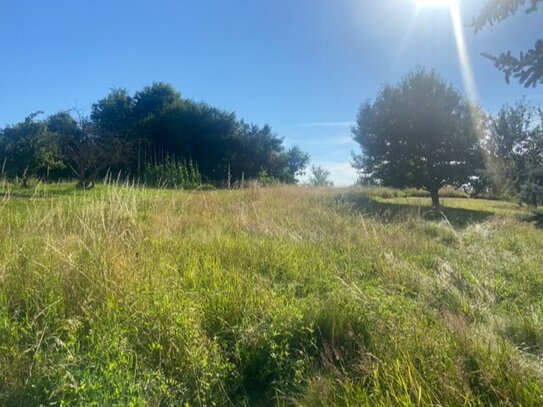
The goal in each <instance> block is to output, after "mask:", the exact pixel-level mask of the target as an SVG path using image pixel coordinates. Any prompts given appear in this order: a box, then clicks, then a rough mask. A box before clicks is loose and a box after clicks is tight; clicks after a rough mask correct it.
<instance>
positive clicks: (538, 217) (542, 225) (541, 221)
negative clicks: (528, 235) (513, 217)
mask: <svg viewBox="0 0 543 407" xmlns="http://www.w3.org/2000/svg"><path fill="white" fill-rule="evenodd" d="M522 220H524V221H525V222H528V223H531V224H533V225H534V226H535V227H536V228H538V229H543V212H533V213H532V214H531V215H529V216H525V217H524V218H522Z"/></svg>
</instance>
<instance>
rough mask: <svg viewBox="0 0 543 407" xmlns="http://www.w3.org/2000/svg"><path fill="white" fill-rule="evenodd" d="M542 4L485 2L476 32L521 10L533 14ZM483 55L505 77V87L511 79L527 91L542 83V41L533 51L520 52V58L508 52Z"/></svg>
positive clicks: (504, 0)
mask: <svg viewBox="0 0 543 407" xmlns="http://www.w3.org/2000/svg"><path fill="white" fill-rule="evenodd" d="M541 2H543V0H488V1H487V2H486V3H485V4H484V6H483V8H482V9H481V11H480V13H479V15H478V16H476V17H475V19H474V21H473V25H474V27H475V32H478V31H480V30H482V29H483V28H484V27H485V26H487V25H494V24H496V23H499V22H501V21H503V20H505V19H507V18H509V17H511V16H513V15H514V14H516V12H517V11H518V10H519V9H520V8H522V9H524V10H525V11H526V12H527V13H533V12H536V11H537V10H538V7H539V3H541ZM483 55H484V56H485V57H487V58H489V59H491V60H492V61H494V63H495V65H496V67H497V68H498V69H500V70H501V71H502V72H504V73H505V80H506V81H507V83H509V81H510V78H511V76H513V77H515V78H517V79H518V81H519V82H520V83H521V84H524V86H526V87H530V86H536V85H538V84H542V83H543V39H538V40H537V41H536V43H535V45H534V47H533V48H532V49H529V50H527V51H524V52H521V53H520V55H519V56H513V54H512V53H511V51H507V52H503V53H501V54H500V55H499V56H493V55H489V54H485V53H483Z"/></svg>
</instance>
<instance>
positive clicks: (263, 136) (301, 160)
mask: <svg viewBox="0 0 543 407" xmlns="http://www.w3.org/2000/svg"><path fill="white" fill-rule="evenodd" d="M0 159H1V160H2V163H4V162H5V168H6V174H7V175H8V176H9V177H19V178H20V179H23V180H26V179H27V178H28V176H30V175H32V176H41V175H42V174H43V172H44V171H45V170H44V168H50V167H51V168H56V169H57V170H58V169H59V168H61V167H63V168H64V169H63V170H60V171H57V172H56V173H55V174H56V175H57V176H58V177H61V176H70V175H71V176H75V177H76V178H77V179H78V182H79V185H80V186H81V187H84V188H88V187H92V185H94V182H95V179H96V178H97V177H98V176H99V175H103V174H104V173H105V172H107V171H111V172H114V173H123V174H124V175H126V176H131V177H135V178H140V179H141V178H142V177H143V176H144V172H148V170H149V168H163V167H164V168H166V167H168V168H169V167H170V166H171V165H170V164H171V162H176V163H179V162H183V161H185V162H191V163H194V165H195V166H196V167H197V168H198V170H199V176H200V175H201V179H202V180H203V181H205V182H211V183H214V184H221V183H222V184H224V183H225V180H227V179H228V180H231V181H236V180H240V179H242V178H244V179H256V178H257V177H258V176H259V174H261V173H262V172H263V171H265V172H266V173H267V174H268V176H269V177H270V178H272V179H274V180H277V181H278V182H285V183H296V182H297V180H296V177H297V176H298V175H301V174H302V173H303V170H304V169H305V167H306V166H307V163H308V161H309V156H308V155H307V154H306V153H304V152H302V151H301V150H300V149H299V148H298V147H293V148H291V149H290V150H287V149H285V147H284V145H283V139H282V138H280V137H278V136H277V135H276V134H274V133H273V132H272V129H271V128H270V127H269V126H263V127H261V126H257V125H254V124H249V123H246V122H244V121H243V120H239V119H238V118H237V117H236V114H235V113H232V112H225V111H223V110H220V109H217V108H215V107H212V106H210V105H208V104H206V103H201V102H195V101H192V100H189V99H184V98H182V97H181V94H180V93H179V92H177V91H176V90H175V89H174V88H173V87H172V86H171V85H169V84H165V83H161V82H158V83H154V84H152V85H151V86H147V87H145V88H143V89H142V90H141V91H139V92H136V93H135V94H134V96H131V95H130V94H129V93H128V92H127V91H126V90H124V89H113V90H112V91H111V92H110V93H109V95H107V96H106V97H105V98H104V99H101V100H99V101H98V102H96V103H95V104H93V106H92V111H91V115H90V118H89V119H83V120H75V119H74V118H73V117H72V115H71V114H70V113H68V112H61V113H58V114H55V115H53V116H50V117H49V118H47V119H46V120H44V121H39V120H36V119H35V116H34V115H33V116H30V117H29V118H27V119H26V120H25V122H23V123H19V124H17V125H15V126H11V127H8V128H6V129H4V130H3V131H2V132H1V133H0Z"/></svg>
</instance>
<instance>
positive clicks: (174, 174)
mask: <svg viewBox="0 0 543 407" xmlns="http://www.w3.org/2000/svg"><path fill="white" fill-rule="evenodd" d="M143 182H144V183H145V185H147V186H150V187H155V188H172V189H194V188H197V187H198V186H200V184H201V177H200V172H199V171H198V166H197V165H196V163H193V162H192V160H189V161H185V160H183V161H178V160H176V159H174V158H172V157H167V158H166V159H165V160H164V161H162V162H160V163H156V164H154V165H153V164H147V165H146V166H145V170H144V172H143Z"/></svg>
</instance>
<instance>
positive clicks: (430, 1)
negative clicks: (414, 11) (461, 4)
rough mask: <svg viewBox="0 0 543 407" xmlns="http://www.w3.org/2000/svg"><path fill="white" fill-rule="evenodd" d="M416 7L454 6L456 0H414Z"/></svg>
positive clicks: (456, 3)
mask: <svg viewBox="0 0 543 407" xmlns="http://www.w3.org/2000/svg"><path fill="white" fill-rule="evenodd" d="M414 1H415V4H416V5H417V6H418V7H450V8H452V7H455V6H457V5H458V0H414Z"/></svg>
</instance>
